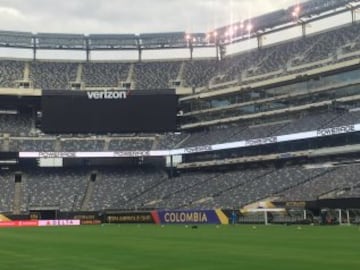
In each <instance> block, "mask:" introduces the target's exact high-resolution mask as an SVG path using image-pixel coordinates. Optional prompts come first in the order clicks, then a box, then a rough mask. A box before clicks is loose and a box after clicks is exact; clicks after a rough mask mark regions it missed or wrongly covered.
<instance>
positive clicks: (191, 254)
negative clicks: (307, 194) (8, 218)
mask: <svg viewBox="0 0 360 270" xmlns="http://www.w3.org/2000/svg"><path fill="white" fill-rule="evenodd" d="M0 241H1V248H0V268H1V269H4V270H10V269H16V270H22V269H34V270H35V269H36V270H42V269H44V270H45V269H46V270H47V269H52V270H57V269H62V270H72V269H74V270H81V269H84V270H85V269H87V270H89V269H90V270H92V269H98V270H99V269H101V270H113V269H158V270H159V269H207V270H209V269H217V270H218V269H221V270H223V269H244V270H249V269H277V270H281V269H284V270H285V269H286V270H289V269H291V270H294V269H299V270H300V269H301V270H304V269H316V270H319V269H324V270H325V269H326V270H330V269H337V270H341V269H347V270H350V269H354V270H355V269H356V270H358V269H360V256H359V254H360V253H359V252H360V228H359V227H358V226H351V227H347V226H342V227H341V226H334V227H312V226H301V227H298V226H267V227H265V226H256V228H254V227H253V226H247V225H236V226H220V227H216V226H215V225H200V226H199V228H198V229H191V228H185V226H170V225H168V226H165V227H161V226H155V225H105V226H82V227H72V228H65V227H57V228H14V229H0Z"/></svg>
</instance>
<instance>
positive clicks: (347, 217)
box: [346, 209, 350, 225]
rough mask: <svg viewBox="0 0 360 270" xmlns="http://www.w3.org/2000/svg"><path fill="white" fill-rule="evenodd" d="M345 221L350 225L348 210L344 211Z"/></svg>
mask: <svg viewBox="0 0 360 270" xmlns="http://www.w3.org/2000/svg"><path fill="white" fill-rule="evenodd" d="M346 220H347V224H348V225H350V211H349V209H346Z"/></svg>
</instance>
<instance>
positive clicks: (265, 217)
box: [264, 211, 269, 225]
mask: <svg viewBox="0 0 360 270" xmlns="http://www.w3.org/2000/svg"><path fill="white" fill-rule="evenodd" d="M264 219H265V225H268V224H269V222H268V215H267V211H264Z"/></svg>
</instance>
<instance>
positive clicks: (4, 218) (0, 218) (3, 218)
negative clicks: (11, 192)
mask: <svg viewBox="0 0 360 270" xmlns="http://www.w3.org/2000/svg"><path fill="white" fill-rule="evenodd" d="M0 221H11V219H9V218H7V217H6V216H4V215H1V214H0Z"/></svg>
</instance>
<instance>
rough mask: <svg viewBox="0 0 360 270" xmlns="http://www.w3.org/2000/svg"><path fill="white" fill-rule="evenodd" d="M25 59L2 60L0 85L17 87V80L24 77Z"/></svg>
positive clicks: (0, 64) (0, 62)
mask: <svg viewBox="0 0 360 270" xmlns="http://www.w3.org/2000/svg"><path fill="white" fill-rule="evenodd" d="M23 74H24V62H23V61H10V60H1V61H0V87H16V82H17V81H21V80H23V79H24V75H23Z"/></svg>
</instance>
